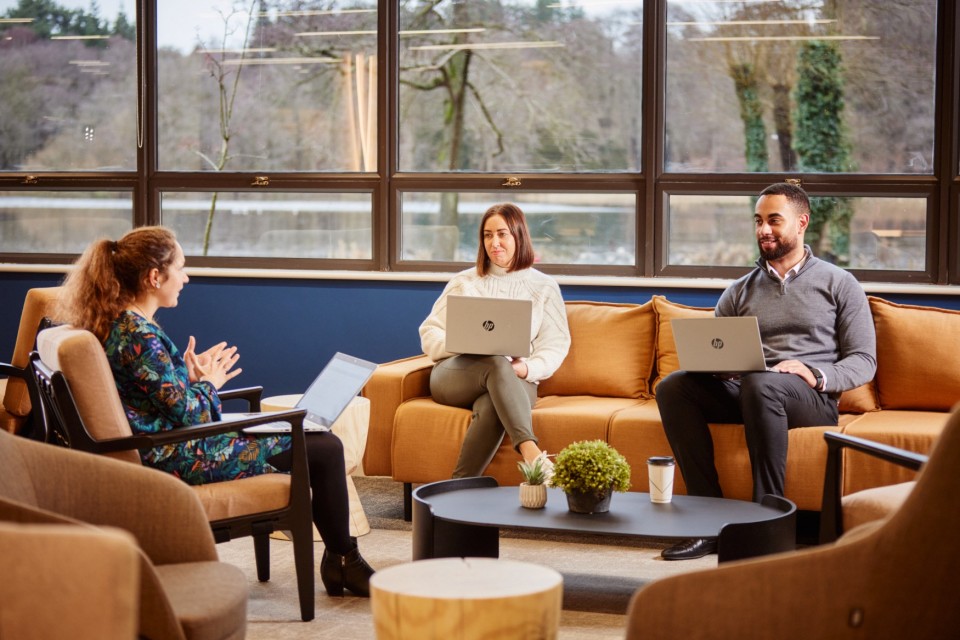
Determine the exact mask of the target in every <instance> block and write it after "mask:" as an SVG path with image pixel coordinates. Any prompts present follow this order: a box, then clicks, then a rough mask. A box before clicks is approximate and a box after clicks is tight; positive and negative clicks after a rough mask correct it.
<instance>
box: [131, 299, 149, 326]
mask: <svg viewBox="0 0 960 640" xmlns="http://www.w3.org/2000/svg"><path fill="white" fill-rule="evenodd" d="M130 305H131V306H132V307H133V308H135V309H136V310H137V313H139V314H140V315H141V316H143V319H144V320H147V321H148V322H153V316H150V315H148V314H147V313H146V312H145V311H144V310H143V309H141V308H140V305H138V304H137V303H136V302H131V303H130Z"/></svg>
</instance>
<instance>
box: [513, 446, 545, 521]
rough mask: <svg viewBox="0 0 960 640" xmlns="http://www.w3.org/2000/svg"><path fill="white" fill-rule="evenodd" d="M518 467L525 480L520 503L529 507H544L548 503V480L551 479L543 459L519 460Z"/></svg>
mask: <svg viewBox="0 0 960 640" xmlns="http://www.w3.org/2000/svg"><path fill="white" fill-rule="evenodd" d="M517 468H519V469H520V473H521V474H522V475H523V480H524V481H523V483H521V485H520V504H521V505H522V506H524V507H526V508H527V509H542V508H543V507H544V506H546V504H547V481H548V480H549V479H550V475H549V474H548V473H547V470H546V469H545V468H544V465H543V460H541V459H539V458H538V459H536V460H534V461H533V462H518V463H517Z"/></svg>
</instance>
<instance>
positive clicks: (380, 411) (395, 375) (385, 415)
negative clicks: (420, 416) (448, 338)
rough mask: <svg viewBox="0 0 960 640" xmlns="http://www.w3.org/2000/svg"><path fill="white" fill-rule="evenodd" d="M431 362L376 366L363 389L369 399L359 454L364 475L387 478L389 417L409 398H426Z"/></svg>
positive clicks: (418, 358)
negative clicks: (364, 442) (363, 447)
mask: <svg viewBox="0 0 960 640" xmlns="http://www.w3.org/2000/svg"><path fill="white" fill-rule="evenodd" d="M432 370H433V361H432V360H430V358H428V357H427V356H425V355H420V356H414V357H411V358H404V359H402V360H395V361H393V362H387V363H385V364H381V365H380V366H378V367H377V370H376V371H374V372H373V375H372V376H371V377H370V380H369V381H368V382H367V384H366V385H365V386H364V387H363V391H362V395H363V396H364V397H365V398H368V399H369V400H370V429H369V431H368V432H367V448H366V450H365V452H364V455H363V470H364V473H366V474H367V475H372V476H380V475H387V476H388V475H391V473H392V462H391V449H392V443H393V416H394V414H395V413H396V412H397V408H398V407H399V406H400V405H401V404H403V403H404V402H406V401H407V400H410V399H412V398H423V397H427V396H429V395H430V372H431V371H432Z"/></svg>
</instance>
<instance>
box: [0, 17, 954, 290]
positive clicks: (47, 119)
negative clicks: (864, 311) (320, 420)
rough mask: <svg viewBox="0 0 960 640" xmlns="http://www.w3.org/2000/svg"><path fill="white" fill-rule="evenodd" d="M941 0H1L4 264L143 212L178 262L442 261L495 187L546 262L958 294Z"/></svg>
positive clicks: (948, 45) (68, 252)
mask: <svg viewBox="0 0 960 640" xmlns="http://www.w3.org/2000/svg"><path fill="white" fill-rule="evenodd" d="M958 13H960V12H958V9H957V7H956V6H955V3H954V2H952V0H768V1H761V2H758V1H753V0H722V1H721V0H466V1H464V0H429V1H427V0H163V1H159V0H146V1H138V0H98V1H97V2H89V0H44V1H43V2H38V1H37V0H0V88H2V92H0V261H8V262H10V261H13V262H51V261H54V262H64V263H65V262H69V261H71V260H73V259H74V257H75V255H76V253H77V252H79V251H80V250H81V249H82V248H83V246H84V245H85V244H86V243H87V242H89V241H90V240H91V239H93V238H95V237H97V236H100V235H108V236H116V235H118V234H120V233H122V232H123V231H124V230H125V229H129V228H131V227H132V226H134V225H139V224H164V225H167V226H170V227H171V228H173V229H175V230H176V231H177V233H178V237H179V238H180V240H181V242H182V243H183V245H184V248H185V250H186V253H187V254H188V259H189V261H190V262H189V263H190V264H191V265H204V266H223V267H233V266H243V267H262V268H265V269H270V268H309V269H356V270H379V271H384V270H393V271H422V270H426V271H437V270H443V271H453V270H457V269H462V268H464V267H465V266H467V265H469V264H470V263H472V262H473V260H474V258H475V254H476V247H477V244H476V243H477V230H476V225H477V221H478V220H479V217H480V215H482V213H483V211H484V210H486V208H488V207H489V206H490V205H491V204H494V203H497V202H503V201H514V202H516V203H518V204H519V205H520V206H521V208H523V209H524V210H525V211H526V213H527V215H528V218H529V222H530V227H531V231H532V233H533V235H534V242H535V247H536V250H537V254H538V255H537V259H538V265H539V266H540V267H541V268H543V269H544V270H546V271H549V272H552V273H569V274H576V275H589V274H602V275H619V276H641V277H657V276H693V277H702V276H722V277H728V276H734V275H736V274H738V273H742V272H744V271H745V270H746V269H748V268H749V267H750V265H751V264H752V262H753V260H754V259H755V257H756V243H755V241H754V239H753V229H752V225H751V220H752V208H753V205H754V202H755V197H756V194H757V193H759V192H760V191H761V190H762V189H763V188H764V187H765V186H767V185H768V184H770V183H771V182H775V181H780V180H785V179H790V180H799V181H801V183H802V184H803V186H804V187H805V188H806V189H807V191H808V192H809V193H810V194H811V196H812V202H813V209H814V210H813V216H812V219H811V225H810V232H809V234H808V236H807V238H806V240H807V241H808V243H809V244H810V245H811V246H812V247H813V249H814V251H815V253H816V254H817V255H819V256H821V257H823V258H825V259H828V260H831V261H833V262H835V263H836V264H838V265H841V266H843V267H845V268H848V269H851V270H853V271H854V272H855V273H856V275H857V276H858V277H859V278H861V279H863V280H874V281H887V282H929V283H960V256H958V254H960V246H958V245H960V224H958V219H960V215H958V211H957V208H958V207H960V204H958V203H960V176H958V168H960V167H958V164H960V141H958V138H960V127H958V126H957V124H956V123H957V121H958V119H960V106H958V104H957V100H958V98H957V96H958V94H960V91H958V87H960V68H958V65H960V63H958V60H960V54H958V49H957V46H958V45H957V39H958V32H960V16H958Z"/></svg>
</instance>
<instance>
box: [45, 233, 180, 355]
mask: <svg viewBox="0 0 960 640" xmlns="http://www.w3.org/2000/svg"><path fill="white" fill-rule="evenodd" d="M176 247H177V237H176V235H175V234H174V233H173V231H171V230H170V229H167V228H165V227H139V228H137V229H133V230H132V231H128V232H127V233H126V234H124V236H123V237H122V238H120V239H119V240H117V241H116V242H114V241H113V240H109V239H106V238H104V239H100V240H96V241H94V242H93V243H92V244H91V245H90V246H89V247H87V249H86V251H84V252H83V255H81V256H80V258H79V259H77V262H76V263H75V264H74V267H73V270H72V271H71V272H70V273H69V274H67V277H66V278H65V279H64V282H63V291H62V293H61V294H60V295H59V296H58V299H57V307H56V310H55V311H54V319H55V320H56V321H57V322H62V323H66V324H71V325H73V326H75V327H79V328H81V329H86V330H88V331H90V332H91V333H93V334H94V335H95V336H97V338H98V339H99V340H100V342H104V341H105V340H106V339H107V335H108V334H109V333H110V326H111V325H112V324H113V321H114V320H116V318H117V316H118V315H119V314H120V311H122V310H123V308H124V307H126V306H127V305H128V304H130V303H131V302H132V301H133V300H134V299H135V298H136V297H137V294H138V293H140V291H142V290H143V289H144V288H145V287H146V278H147V275H148V274H149V273H150V270H151V269H158V270H159V271H160V272H161V273H164V272H166V270H167V267H169V266H170V264H171V263H172V262H173V260H174V258H175V256H176Z"/></svg>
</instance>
